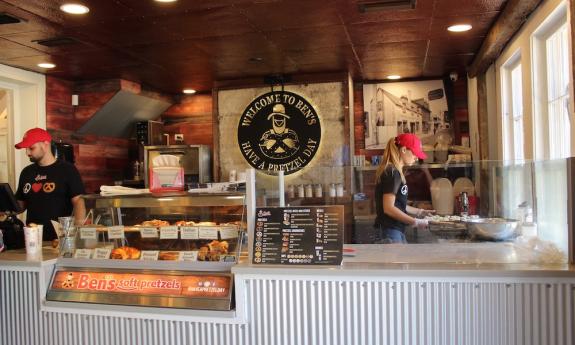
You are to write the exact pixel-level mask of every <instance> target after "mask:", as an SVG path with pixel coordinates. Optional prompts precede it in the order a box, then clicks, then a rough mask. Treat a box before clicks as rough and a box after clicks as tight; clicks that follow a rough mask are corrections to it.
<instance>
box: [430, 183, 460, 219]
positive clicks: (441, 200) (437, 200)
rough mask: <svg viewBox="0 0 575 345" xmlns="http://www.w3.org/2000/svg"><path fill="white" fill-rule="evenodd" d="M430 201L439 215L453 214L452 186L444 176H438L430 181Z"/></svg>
mask: <svg viewBox="0 0 575 345" xmlns="http://www.w3.org/2000/svg"><path fill="white" fill-rule="evenodd" d="M430 190H431V203H432V204H433V208H434V209H435V210H436V211H437V214H439V215H452V214H453V202H454V199H453V186H452V185H451V181H449V180H448V179H446V178H438V179H435V180H433V181H432V182H431V187H430Z"/></svg>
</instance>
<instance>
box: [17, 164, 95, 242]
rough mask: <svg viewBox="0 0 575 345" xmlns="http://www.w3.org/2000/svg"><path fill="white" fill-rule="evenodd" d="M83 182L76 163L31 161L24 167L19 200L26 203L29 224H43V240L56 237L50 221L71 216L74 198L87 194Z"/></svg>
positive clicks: (18, 195) (18, 194)
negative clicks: (42, 163)
mask: <svg viewBox="0 0 575 345" xmlns="http://www.w3.org/2000/svg"><path fill="white" fill-rule="evenodd" d="M84 193H85V192H84V184H83V183H82V178H81V177H80V173H79V172H78V169H76V167H75V166H74V165H73V164H70V163H68V162H63V161H60V160H57V161H56V162H55V163H53V164H51V165H48V166H39V165H38V164H31V165H29V166H27V167H26V168H24V170H22V173H21V174H20V181H19V182H18V191H17V192H16V199H18V200H22V201H24V202H25V203H26V209H27V212H28V213H27V216H26V223H27V224H28V223H37V224H43V225H44V238H43V239H44V241H49V240H53V239H55V238H56V232H55V231H54V227H52V223H51V222H50V220H58V217H66V216H70V215H72V211H73V207H72V202H71V200H70V199H71V198H73V197H75V196H77V195H80V194H84Z"/></svg>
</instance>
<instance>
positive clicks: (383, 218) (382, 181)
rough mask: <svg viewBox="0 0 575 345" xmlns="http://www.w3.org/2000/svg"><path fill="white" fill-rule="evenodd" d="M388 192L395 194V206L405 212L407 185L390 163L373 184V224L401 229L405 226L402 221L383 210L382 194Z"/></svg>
mask: <svg viewBox="0 0 575 345" xmlns="http://www.w3.org/2000/svg"><path fill="white" fill-rule="evenodd" d="M390 193H391V194H395V207H397V208H399V209H400V210H402V211H403V212H405V213H407V211H406V209H407V185H406V184H405V183H403V182H402V181H401V175H400V174H399V170H397V169H396V168H394V167H393V166H391V165H390V166H388V167H387V168H386V169H385V171H384V172H383V173H382V174H381V176H380V177H379V180H378V181H377V185H376V186H375V209H376V210H377V218H376V219H375V226H382V227H384V228H387V229H389V228H395V229H399V230H402V231H403V229H404V228H405V224H404V223H402V222H400V221H398V220H396V219H393V218H391V217H390V216H388V215H386V214H385V213H384V212H383V195H384V194H390Z"/></svg>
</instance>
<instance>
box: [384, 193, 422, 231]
mask: <svg viewBox="0 0 575 345" xmlns="http://www.w3.org/2000/svg"><path fill="white" fill-rule="evenodd" d="M407 207H408V210H409V208H413V207H411V206H407ZM383 213H385V214H386V215H388V216H390V217H391V218H393V219H395V220H398V221H400V222H402V223H405V224H408V225H415V223H416V221H415V218H413V217H410V216H409V215H407V214H405V213H404V212H403V211H402V210H400V209H399V208H397V207H395V194H391V193H386V194H383Z"/></svg>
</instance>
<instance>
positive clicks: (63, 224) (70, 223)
mask: <svg viewBox="0 0 575 345" xmlns="http://www.w3.org/2000/svg"><path fill="white" fill-rule="evenodd" d="M58 223H60V234H58V236H59V237H60V256H62V257H65V258H68V257H72V256H73V255H74V250H75V249H76V231H75V230H76V228H75V227H74V217H72V216H70V217H58Z"/></svg>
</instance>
